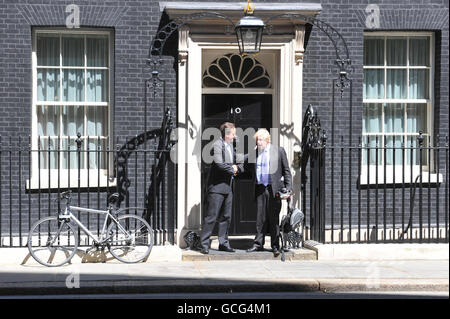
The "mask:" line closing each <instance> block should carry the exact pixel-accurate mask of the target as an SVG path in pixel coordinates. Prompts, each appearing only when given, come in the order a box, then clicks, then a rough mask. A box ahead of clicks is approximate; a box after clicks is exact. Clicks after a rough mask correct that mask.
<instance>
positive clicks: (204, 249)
mask: <svg viewBox="0 0 450 319" xmlns="http://www.w3.org/2000/svg"><path fill="white" fill-rule="evenodd" d="M200 253H202V254H203V255H208V254H209V249H207V248H202V249H201V250H200Z"/></svg>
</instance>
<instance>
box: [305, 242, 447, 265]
mask: <svg viewBox="0 0 450 319" xmlns="http://www.w3.org/2000/svg"><path fill="white" fill-rule="evenodd" d="M304 246H305V248H307V249H311V250H314V251H315V252H316V253H317V260H449V244H407V243H399V244H325V245H324V244H321V243H318V242H315V241H312V240H307V241H305V245H304Z"/></svg>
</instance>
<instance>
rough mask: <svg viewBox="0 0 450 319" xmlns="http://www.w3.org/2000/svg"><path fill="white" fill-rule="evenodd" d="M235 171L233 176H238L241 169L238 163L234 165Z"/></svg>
mask: <svg viewBox="0 0 450 319" xmlns="http://www.w3.org/2000/svg"><path fill="white" fill-rule="evenodd" d="M233 172H234V173H233V176H236V175H237V174H238V172H239V169H238V167H237V165H233Z"/></svg>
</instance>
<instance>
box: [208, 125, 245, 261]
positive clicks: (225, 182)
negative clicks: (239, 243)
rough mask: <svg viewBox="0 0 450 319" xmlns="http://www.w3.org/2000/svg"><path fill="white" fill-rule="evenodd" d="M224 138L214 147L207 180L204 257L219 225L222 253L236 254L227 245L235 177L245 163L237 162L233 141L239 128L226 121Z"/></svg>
mask: <svg viewBox="0 0 450 319" xmlns="http://www.w3.org/2000/svg"><path fill="white" fill-rule="evenodd" d="M220 132H221V135H222V137H221V138H219V139H217V140H216V141H215V142H214V144H213V162H212V164H211V167H210V171H209V174H208V180H207V190H206V205H205V217H204V220H203V224H202V231H201V234H200V241H201V246H202V247H201V250H200V252H201V253H202V254H208V253H209V244H210V243H209V238H210V237H211V234H212V232H213V229H214V226H215V224H216V222H218V223H219V231H218V237H219V250H221V251H226V252H234V251H235V250H234V249H233V248H231V247H230V243H229V242H228V228H229V227H230V222H231V212H232V203H233V192H232V181H233V176H234V175H236V174H238V172H240V171H242V170H243V164H240V165H239V166H238V165H236V164H234V163H236V155H235V153H234V150H233V140H234V139H235V137H236V128H235V126H234V124H233V123H229V122H225V123H223V124H222V125H221V126H220Z"/></svg>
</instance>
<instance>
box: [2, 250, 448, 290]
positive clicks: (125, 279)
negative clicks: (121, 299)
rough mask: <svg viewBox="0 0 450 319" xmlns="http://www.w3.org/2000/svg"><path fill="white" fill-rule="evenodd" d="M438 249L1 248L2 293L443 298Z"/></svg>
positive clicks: (444, 270) (443, 267) (443, 266)
mask: <svg viewBox="0 0 450 319" xmlns="http://www.w3.org/2000/svg"><path fill="white" fill-rule="evenodd" d="M348 246H349V245H347V248H346V249H348ZM352 246H354V249H358V247H359V246H358V245H352ZM380 246H382V245H380ZM442 247H443V248H444V249H445V248H446V249H447V255H445V254H443V255H442V258H438V259H436V257H435V256H434V255H432V256H434V257H433V258H429V259H425V257H424V256H423V255H420V254H418V256H420V257H421V258H422V259H417V260H414V259H412V258H409V259H405V260H401V259H396V260H393V259H391V260H379V259H373V260H371V258H370V256H368V255H365V256H366V259H359V260H357V259H354V260H343V259H339V258H338V256H339V254H337V253H336V251H335V253H334V254H333V255H335V256H336V258H335V259H334V260H332V259H329V258H327V259H325V260H320V258H319V259H317V258H314V259H295V258H292V259H287V260H286V261H285V262H282V261H280V259H279V258H274V257H273V256H272V254H270V253H269V252H267V255H265V258H260V257H258V258H256V259H230V258H229V256H227V258H225V259H220V258H215V259H210V260H201V259H199V260H195V259H191V260H184V261H183V260H182V258H178V257H180V256H178V257H177V258H176V259H172V260H171V259H170V258H161V256H162V255H160V258H158V249H156V250H155V251H152V254H151V255H150V258H149V260H148V261H147V262H145V263H138V264H123V263H120V262H119V261H115V260H107V262H79V263H73V264H67V265H64V266H61V267H56V268H48V267H44V266H41V265H39V264H37V263H36V262H34V261H33V260H32V258H27V251H26V248H21V249H12V248H2V249H0V295H3V296H5V295H6V296H14V295H36V294H37V295H43V294H46V295H61V294H139V293H147V294H148V293H160V294H161V293H169V294H170V293H186V294H189V293H230V292H239V293H244V292H277V291H278V292H280V291H283V292H351V291H362V292H376V291H390V292H396V291H416V292H420V291H435V292H446V293H447V296H448V291H449V261H448V245H446V246H445V245H444V246H442ZM154 248H156V247H154ZM170 249H172V250H173V251H175V250H174V248H173V247H172V248H168V250H169V251H170ZM335 249H336V248H335ZM421 249H424V246H423V245H421ZM161 250H164V249H163V248H161ZM166 251H167V249H166ZM183 252H186V251H184V250H181V254H182V253H183ZM412 253H414V252H412ZM190 254H191V255H192V252H190ZM228 254H232V253H228ZM13 255H16V256H18V257H20V258H19V259H17V258H12V257H11V256H13ZM2 256H10V257H9V258H2ZM104 261H105V260H104Z"/></svg>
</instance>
